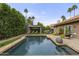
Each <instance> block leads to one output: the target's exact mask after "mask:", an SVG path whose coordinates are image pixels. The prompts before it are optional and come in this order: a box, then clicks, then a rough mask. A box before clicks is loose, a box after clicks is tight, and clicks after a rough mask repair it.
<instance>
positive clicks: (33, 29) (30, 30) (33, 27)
mask: <svg viewBox="0 0 79 59" xmlns="http://www.w3.org/2000/svg"><path fill="white" fill-rule="evenodd" d="M28 33H29V34H30V33H31V34H35V33H42V28H41V27H40V26H37V25H30V26H28Z"/></svg>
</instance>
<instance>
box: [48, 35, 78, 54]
mask: <svg viewBox="0 0 79 59" xmlns="http://www.w3.org/2000/svg"><path fill="white" fill-rule="evenodd" d="M49 37H50V38H52V40H53V41H54V38H56V36H54V35H49ZM63 44H64V45H67V46H69V47H70V48H72V49H73V50H75V51H76V52H78V53H79V39H76V38H72V39H63Z"/></svg>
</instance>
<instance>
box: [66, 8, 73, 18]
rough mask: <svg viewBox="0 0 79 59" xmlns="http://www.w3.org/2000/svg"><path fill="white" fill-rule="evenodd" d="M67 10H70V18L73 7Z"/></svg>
mask: <svg viewBox="0 0 79 59" xmlns="http://www.w3.org/2000/svg"><path fill="white" fill-rule="evenodd" d="M67 12H69V13H70V18H71V12H72V8H68V10H67Z"/></svg>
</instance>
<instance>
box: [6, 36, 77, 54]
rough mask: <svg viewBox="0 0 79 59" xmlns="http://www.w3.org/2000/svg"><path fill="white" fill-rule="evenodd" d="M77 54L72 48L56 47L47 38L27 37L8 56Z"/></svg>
mask: <svg viewBox="0 0 79 59" xmlns="http://www.w3.org/2000/svg"><path fill="white" fill-rule="evenodd" d="M66 50H68V51H70V53H71V54H77V53H76V52H74V51H72V50H71V49H70V48H67V47H65V48H61V47H57V46H55V45H54V43H52V42H51V40H48V39H47V38H46V37H26V39H25V41H24V42H23V43H22V44H21V45H20V46H18V47H16V48H15V49H11V50H9V51H8V52H7V53H8V55H68V54H70V53H69V52H68V51H66Z"/></svg>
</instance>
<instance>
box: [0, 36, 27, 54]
mask: <svg viewBox="0 0 79 59" xmlns="http://www.w3.org/2000/svg"><path fill="white" fill-rule="evenodd" d="M24 38H25V35H22V37H21V38H19V39H17V40H16V41H14V42H12V43H10V44H8V45H6V46H3V47H1V48H0V54H2V53H3V52H5V51H7V50H8V49H10V48H11V47H13V46H15V45H16V44H18V43H19V42H21V41H22V40H23V39H24Z"/></svg>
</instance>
